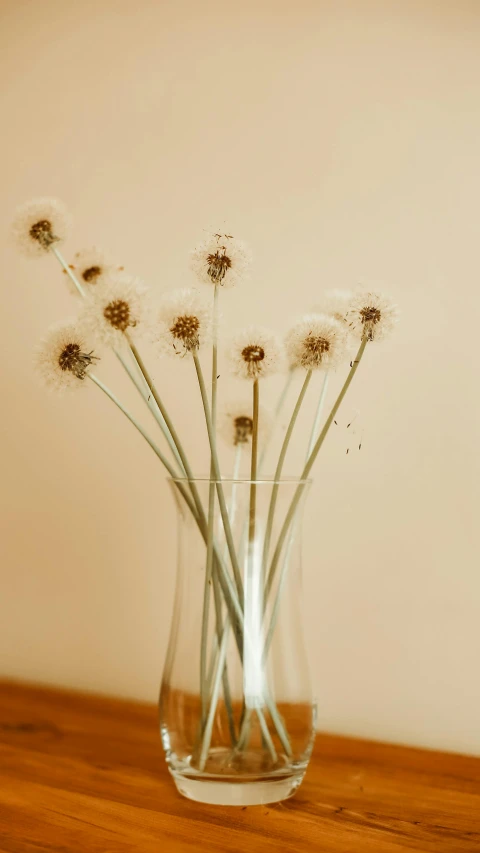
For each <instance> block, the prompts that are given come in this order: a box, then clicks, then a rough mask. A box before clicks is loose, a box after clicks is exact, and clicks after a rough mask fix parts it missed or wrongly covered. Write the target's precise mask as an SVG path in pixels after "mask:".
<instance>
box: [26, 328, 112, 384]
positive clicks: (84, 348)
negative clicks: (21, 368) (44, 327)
mask: <svg viewBox="0 0 480 853" xmlns="http://www.w3.org/2000/svg"><path fill="white" fill-rule="evenodd" d="M95 361H98V358H97V356H95V355H94V354H93V344H92V342H91V341H89V340H88V339H87V338H86V337H85V334H84V332H83V330H82V329H81V328H80V327H79V325H78V323H76V322H73V321H72V322H70V323H61V324H58V325H56V326H52V328H51V329H50V330H49V332H48V334H47V336H46V337H45V338H44V340H43V341H42V342H41V344H40V346H39V347H38V349H37V351H36V363H37V369H38V371H39V373H40V376H41V377H42V378H43V381H44V382H45V384H46V385H47V386H48V387H49V388H51V389H52V390H54V391H58V392H60V393H61V392H63V391H70V390H74V389H75V388H80V387H81V385H82V382H83V380H84V379H85V377H86V376H87V373H88V370H89V368H90V367H91V366H92V364H94V363H95Z"/></svg>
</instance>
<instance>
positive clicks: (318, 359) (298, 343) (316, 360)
mask: <svg viewBox="0 0 480 853" xmlns="http://www.w3.org/2000/svg"><path fill="white" fill-rule="evenodd" d="M346 342H347V333H346V330H345V326H344V324H343V323H341V322H339V321H338V320H336V319H335V318H334V317H332V316H329V315H327V314H307V315H305V316H304V317H302V319H301V320H299V321H298V322H297V323H296V324H295V325H294V326H293V328H292V329H291V330H290V332H289V333H288V335H287V338H286V341H285V345H286V350H287V357H288V360H289V364H290V366H291V367H292V368H299V367H300V368H303V369H304V370H318V369H319V368H324V369H326V370H329V369H331V368H333V367H336V366H337V364H339V362H340V361H341V360H342V359H343V358H345V356H346Z"/></svg>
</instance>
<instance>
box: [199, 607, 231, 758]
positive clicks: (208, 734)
mask: <svg viewBox="0 0 480 853" xmlns="http://www.w3.org/2000/svg"><path fill="white" fill-rule="evenodd" d="M229 630H230V620H229V618H228V616H227V617H226V619H225V625H224V626H223V635H222V639H221V642H220V651H219V655H218V661H217V669H216V672H215V680H214V683H213V691H212V698H211V700H210V707H209V710H208V717H207V721H206V724H205V731H204V735H203V740H202V746H201V750H200V759H199V762H198V764H199V770H204V768H205V764H206V761H207V755H208V750H209V749H210V741H211V739H212V729H213V721H214V719H215V712H216V710H217V704H218V695H219V692H220V681H221V678H222V673H223V671H224V667H225V660H226V656H227V647H228V634H229Z"/></svg>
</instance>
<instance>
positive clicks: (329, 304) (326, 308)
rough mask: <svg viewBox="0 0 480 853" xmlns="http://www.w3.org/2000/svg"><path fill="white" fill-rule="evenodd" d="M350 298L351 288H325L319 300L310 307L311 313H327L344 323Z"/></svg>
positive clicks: (351, 295) (351, 296)
mask: <svg viewBox="0 0 480 853" xmlns="http://www.w3.org/2000/svg"><path fill="white" fill-rule="evenodd" d="M352 298H353V293H352V291H351V290H336V289H334V290H327V291H326V293H325V294H324V295H323V296H322V299H321V300H320V302H319V303H317V305H315V307H314V308H312V314H328V315H329V316H330V317H335V320H339V321H340V322H343V323H344V322H345V314H346V313H347V311H348V308H349V307H350V303H351V301H352Z"/></svg>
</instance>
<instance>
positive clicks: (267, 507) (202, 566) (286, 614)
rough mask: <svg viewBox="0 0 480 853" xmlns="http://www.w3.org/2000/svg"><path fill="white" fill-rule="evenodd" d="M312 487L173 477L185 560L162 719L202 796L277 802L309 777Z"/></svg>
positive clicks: (180, 774)
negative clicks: (308, 523) (306, 614)
mask: <svg viewBox="0 0 480 853" xmlns="http://www.w3.org/2000/svg"><path fill="white" fill-rule="evenodd" d="M308 485H309V484H308V483H307V482H299V481H294V480H289V481H281V482H277V483H274V482H272V481H267V480H262V481H258V482H256V483H251V482H250V481H248V480H242V481H232V480H231V481H228V480H224V481H222V482H221V483H216V482H214V481H210V480H195V481H188V480H172V481H171V487H172V490H173V494H174V496H175V501H176V505H177V508H178V567H177V584H176V594H175V604H174V609H173V616H172V625H171V634H170V642H169V648H168V653H167V658H166V662H165V669H164V674H163V680H162V686H161V691H160V727H161V736H162V742H163V746H164V749H165V753H166V759H167V762H168V765H169V768H170V771H171V773H172V775H173V777H174V779H175V782H176V785H177V787H178V790H179V791H180V792H181V793H182V794H184V795H185V796H187V797H190V798H191V799H195V800H199V801H202V802H209V803H219V804H231V805H248V804H255V803H266V802H274V801H277V800H282V799H285V798H286V797H288V796H291V795H292V794H293V793H294V792H295V790H296V789H297V788H298V786H299V784H300V783H301V781H302V779H303V776H304V773H305V770H306V767H307V763H308V760H309V757H310V754H311V751H312V747H313V741H314V735H315V705H314V702H313V698H312V691H311V683H310V676H309V668H308V662H307V657H306V653H305V647H304V636H303V620H302V601H301V587H302V583H301V551H302V547H301V546H302V535H301V527H302V514H303V505H304V498H305V494H306V491H307V489H308Z"/></svg>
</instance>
